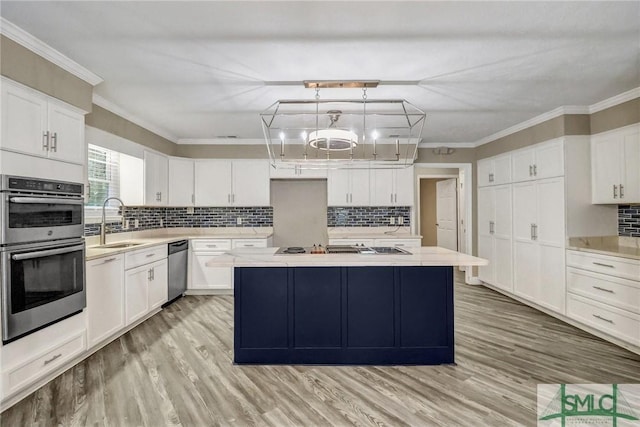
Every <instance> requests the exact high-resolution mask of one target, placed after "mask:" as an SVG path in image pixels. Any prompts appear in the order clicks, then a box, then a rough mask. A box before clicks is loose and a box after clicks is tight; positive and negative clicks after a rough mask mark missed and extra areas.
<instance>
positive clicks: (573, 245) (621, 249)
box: [567, 236, 640, 260]
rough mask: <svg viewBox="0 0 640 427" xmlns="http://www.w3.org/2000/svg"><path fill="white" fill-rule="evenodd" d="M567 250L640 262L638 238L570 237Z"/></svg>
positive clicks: (639, 241)
mask: <svg viewBox="0 0 640 427" xmlns="http://www.w3.org/2000/svg"><path fill="white" fill-rule="evenodd" d="M567 249H571V250H573V251H581V252H591V253H595V254H602V255H610V256H617V257H621V258H629V259H635V260H640V238H639V237H620V236H597V237H572V238H570V239H569V242H568V244H567Z"/></svg>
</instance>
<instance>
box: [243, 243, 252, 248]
mask: <svg viewBox="0 0 640 427" xmlns="http://www.w3.org/2000/svg"><path fill="white" fill-rule="evenodd" d="M243 246H244V247H245V248H252V247H253V246H254V245H248V244H245V245H243Z"/></svg>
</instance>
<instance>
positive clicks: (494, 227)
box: [478, 184, 513, 292]
mask: <svg viewBox="0 0 640 427" xmlns="http://www.w3.org/2000/svg"><path fill="white" fill-rule="evenodd" d="M511 210H512V189H511V185H509V184H508V185H500V186H496V187H480V188H478V228H479V229H478V256H480V257H481V258H485V259H488V260H489V265H487V266H483V267H480V268H479V269H478V277H479V278H480V280H482V281H483V282H485V283H489V284H492V285H494V286H496V287H499V288H501V289H504V290H506V291H509V292H511V291H513V279H512V264H513V258H512V249H511V244H512V217H511Z"/></svg>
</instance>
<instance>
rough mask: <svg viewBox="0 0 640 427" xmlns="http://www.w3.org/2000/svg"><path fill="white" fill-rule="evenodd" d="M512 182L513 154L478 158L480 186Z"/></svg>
mask: <svg viewBox="0 0 640 427" xmlns="http://www.w3.org/2000/svg"><path fill="white" fill-rule="evenodd" d="M510 182H511V154H502V155H500V156H496V157H490V158H487V159H482V160H478V187H486V186H489V185H502V184H508V183H510Z"/></svg>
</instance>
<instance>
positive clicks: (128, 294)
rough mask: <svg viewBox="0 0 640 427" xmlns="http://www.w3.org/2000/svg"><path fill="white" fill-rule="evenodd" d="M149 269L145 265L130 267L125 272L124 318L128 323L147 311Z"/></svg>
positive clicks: (139, 317)
mask: <svg viewBox="0 0 640 427" xmlns="http://www.w3.org/2000/svg"><path fill="white" fill-rule="evenodd" d="M150 279H151V275H150V270H149V268H147V266H142V267H138V268H132V269H131V270H127V272H126V273H125V280H124V287H125V299H124V300H125V319H126V324H127V325H130V324H132V323H133V322H135V321H136V320H138V319H141V318H142V317H143V316H144V315H145V314H147V312H148V311H149V281H150Z"/></svg>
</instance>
